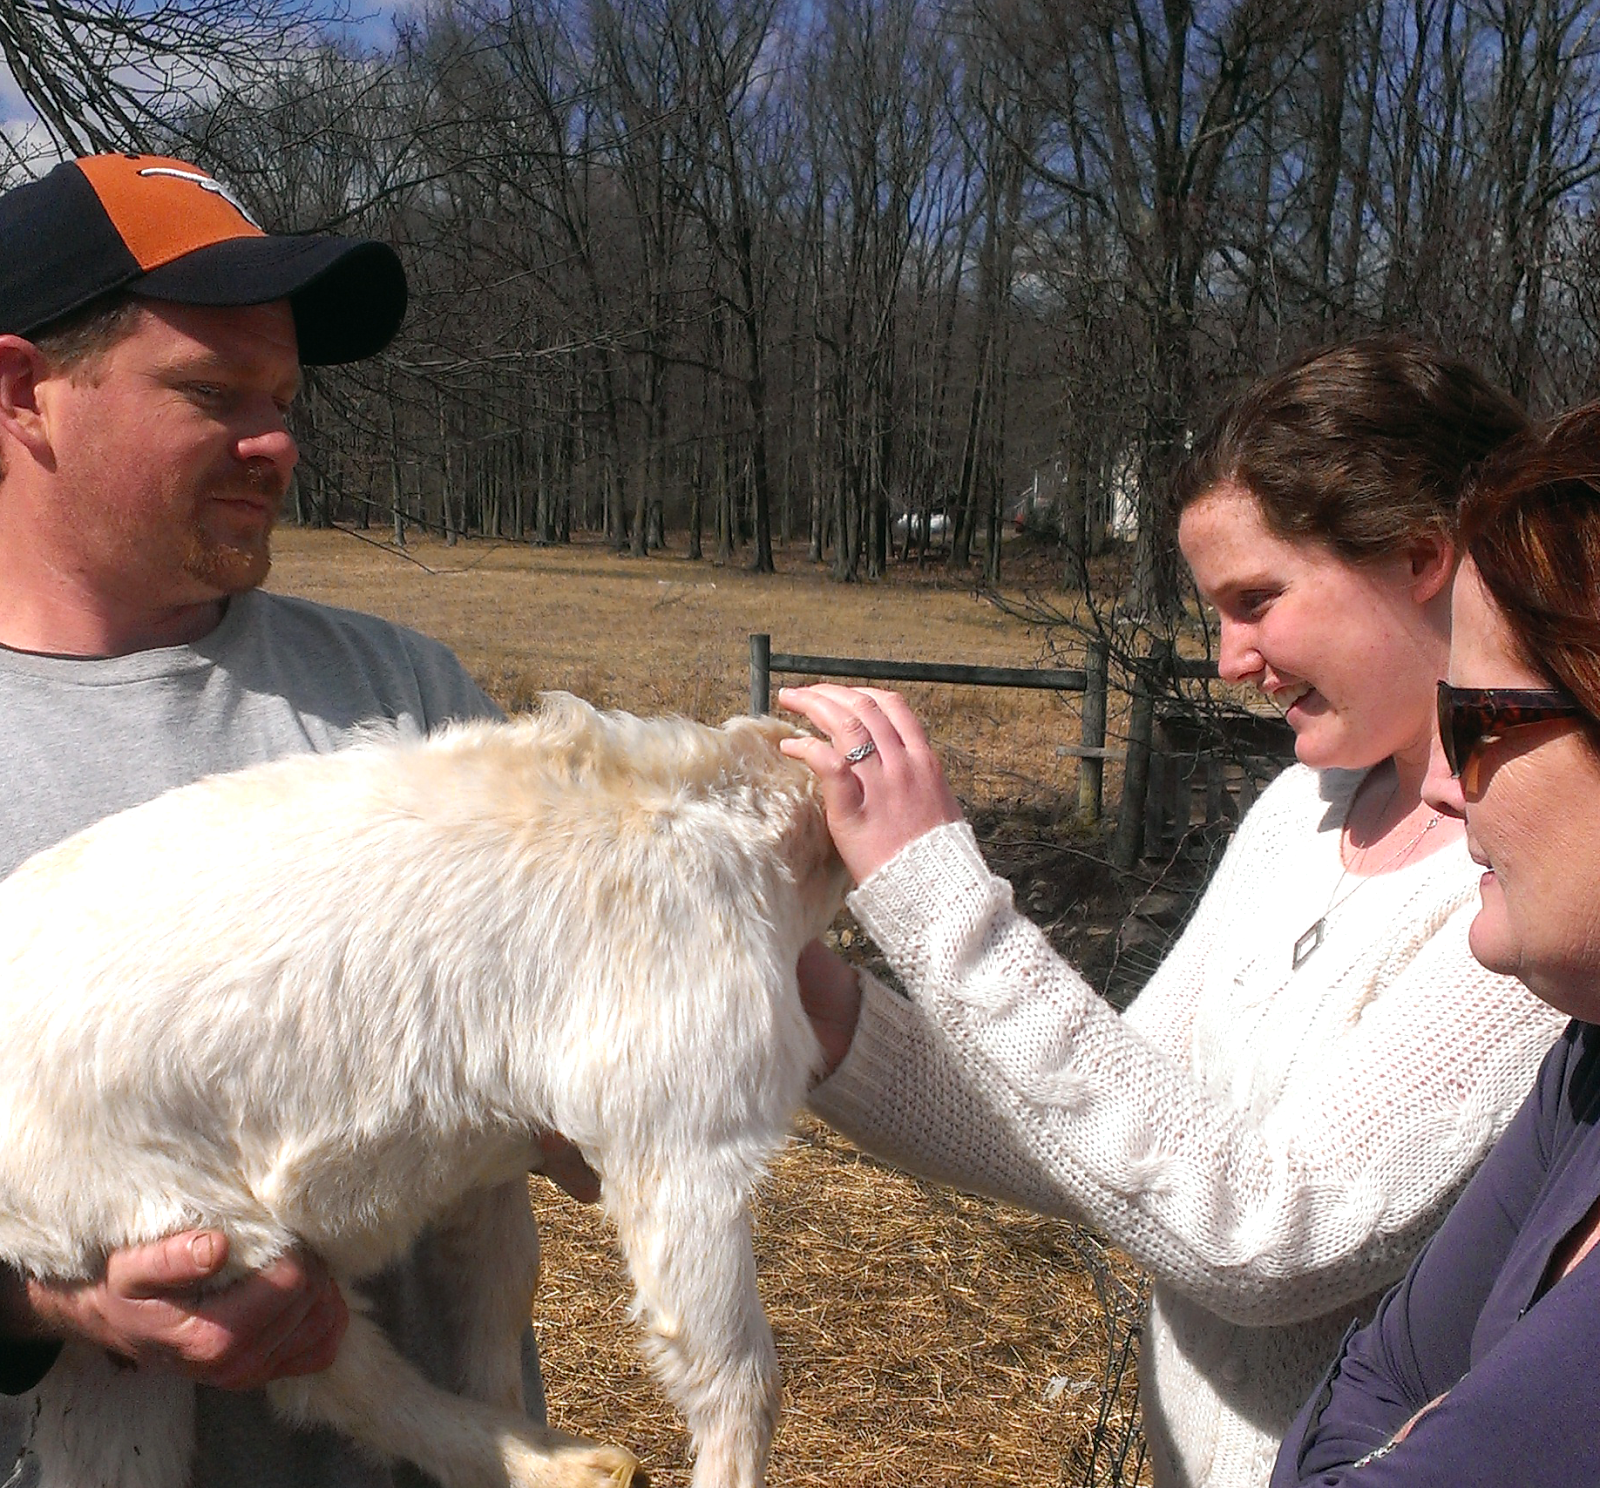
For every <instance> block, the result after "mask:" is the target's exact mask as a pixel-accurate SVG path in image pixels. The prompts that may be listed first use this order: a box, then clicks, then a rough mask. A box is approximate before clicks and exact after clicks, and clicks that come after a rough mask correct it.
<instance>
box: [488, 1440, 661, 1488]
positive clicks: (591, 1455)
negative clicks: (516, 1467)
mask: <svg viewBox="0 0 1600 1488" xmlns="http://www.w3.org/2000/svg"><path fill="white" fill-rule="evenodd" d="M552 1434H553V1435H554V1434H556V1433H552ZM511 1482H512V1483H513V1484H516V1483H520V1482H521V1479H519V1478H517V1477H515V1476H512V1477H511ZM529 1482H530V1484H535V1483H536V1484H538V1485H540V1488H546V1485H548V1488H649V1484H650V1479H649V1477H648V1476H647V1475H646V1474H645V1471H644V1469H643V1468H642V1467H640V1466H639V1459H638V1458H637V1457H635V1456H634V1455H633V1453H632V1452H629V1451H627V1450H626V1449H624V1448H622V1447H609V1446H601V1445H599V1444H597V1443H594V1442H580V1441H576V1440H575V1439H574V1438H572V1437H567V1438H566V1439H565V1441H564V1442H563V1443H562V1444H561V1445H560V1446H559V1447H557V1448H556V1449H555V1451H553V1452H551V1453H550V1454H549V1455H547V1456H543V1458H542V1462H541V1464H540V1465H539V1467H538V1468H537V1469H536V1470H535V1472H534V1473H533V1475H532V1476H531V1477H530V1478H529Z"/></svg>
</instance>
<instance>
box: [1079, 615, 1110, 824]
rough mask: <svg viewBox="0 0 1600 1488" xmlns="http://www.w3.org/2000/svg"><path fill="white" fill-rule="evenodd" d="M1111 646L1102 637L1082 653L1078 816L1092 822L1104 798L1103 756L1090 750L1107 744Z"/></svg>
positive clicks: (1097, 817)
mask: <svg viewBox="0 0 1600 1488" xmlns="http://www.w3.org/2000/svg"><path fill="white" fill-rule="evenodd" d="M1109 652H1110V648H1109V647H1108V645H1107V644H1106V642H1105V641H1104V640H1101V639H1099V638H1096V639H1095V640H1092V641H1090V642H1089V644H1088V647H1087V648H1086V649H1085V651H1084V653H1083V674H1084V686H1083V734H1082V738H1081V739H1080V741H1079V742H1080V743H1081V744H1082V745H1083V749H1084V752H1083V754H1082V755H1081V756H1080V757H1079V759H1078V816H1079V818H1080V819H1081V820H1082V821H1083V822H1085V823H1086V824H1088V825H1090V826H1092V825H1093V824H1094V823H1096V822H1098V821H1099V820H1100V807H1101V804H1102V802H1103V799H1104V791H1105V777H1106V762H1105V756H1104V754H1103V753H1101V754H1091V753H1090V752H1089V751H1090V750H1102V751H1103V750H1104V749H1105V744H1106V671H1107V666H1106V661H1107V657H1108V655H1109Z"/></svg>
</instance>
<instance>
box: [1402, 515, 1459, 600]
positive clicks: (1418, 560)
mask: <svg viewBox="0 0 1600 1488" xmlns="http://www.w3.org/2000/svg"><path fill="white" fill-rule="evenodd" d="M1406 557H1407V559H1408V560H1409V562H1410V564H1411V597H1412V598H1413V599H1414V600H1416V602H1417V603H1418V604H1428V603H1429V602H1430V601H1432V600H1434V599H1437V598H1438V597H1439V595H1441V594H1443V593H1445V592H1446V591H1448V589H1449V588H1450V581H1451V579H1453V578H1454V577H1455V573H1456V545H1455V540H1454V539H1453V538H1452V537H1450V536H1449V535H1448V534H1447V533H1444V532H1428V533H1424V534H1423V535H1422V536H1421V537H1418V538H1416V539H1415V540H1414V541H1413V542H1412V543H1411V545H1410V547H1408V548H1407V549H1406Z"/></svg>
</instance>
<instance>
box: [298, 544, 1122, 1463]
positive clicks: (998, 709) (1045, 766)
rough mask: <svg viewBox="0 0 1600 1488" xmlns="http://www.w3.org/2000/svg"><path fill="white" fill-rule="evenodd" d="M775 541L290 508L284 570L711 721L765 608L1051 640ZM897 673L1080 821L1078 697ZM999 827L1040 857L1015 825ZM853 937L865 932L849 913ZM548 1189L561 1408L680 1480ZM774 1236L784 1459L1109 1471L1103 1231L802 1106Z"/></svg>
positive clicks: (466, 657) (352, 600)
mask: <svg viewBox="0 0 1600 1488" xmlns="http://www.w3.org/2000/svg"><path fill="white" fill-rule="evenodd" d="M779 564H780V570H781V571H780V573H779V574H778V575H777V576H775V577H766V578H756V577H754V576H752V575H750V574H748V573H746V572H744V571H743V570H741V569H733V568H722V569H718V568H714V567H712V566H711V565H709V564H705V563H697V564H691V563H688V562H686V561H681V560H676V559H672V558H669V557H662V556H659V555H658V556H654V557H652V558H650V559H649V560H645V561H639V560H630V559H626V558H621V557H618V556H616V555H614V554H612V553H611V552H610V551H609V550H607V549H604V548H599V547H592V546H587V547H575V548H571V549H543V550H540V549H530V548H526V547H512V546H511V545H489V544H482V543H475V544H470V545H468V544H463V545H461V546H458V547H455V548H448V547H446V546H444V545H443V544H442V543H423V544H418V545H416V546H413V547H412V548H410V549H409V550H408V553H407V554H406V555H404V556H402V555H399V554H396V553H395V552H394V551H393V550H391V549H388V548H386V547H384V546H381V545H377V544H374V543H369V542H367V541H364V540H362V539H360V538H358V537H356V536H354V535H352V534H347V533H340V532H331V533H326V532H300V531H294V530H289V531H285V532H283V533H282V534H280V536H279V538H278V540H277V562H276V564H275V567H274V570H273V576H272V579H271V580H270V582H269V587H271V588H275V589H279V590H281V591H283V592H286V593H293V594H300V595H304V596H306V597H309V598H313V599H318V600H323V601H326V602H329V603H333V604H342V605H347V606H350V607H353V608H357V609H363V610H368V611H371V612H373V613H375V614H380V615H384V616H387V617H388V618H390V619H393V620H396V621H399V622H401V623H402V624H406V625H410V626H413V627H414V628H416V629H418V630H421V631H423V632H425V633H427V634H429V635H433V636H436V637H438V638H439V639H441V640H443V641H445V642H447V643H448V644H449V645H451V646H452V647H453V648H454V649H455V650H456V652H457V653H458V654H459V655H460V656H461V658H462V659H463V661H464V662H465V663H466V665H467V666H468V668H469V669H470V670H471V671H472V673H473V674H474V675H475V676H476V677H477V678H478V679H479V680H480V682H482V684H483V685H484V686H485V687H486V688H487V689H488V690H489V691H490V692H491V693H492V694H493V695H494V696H495V697H496V698H497V699H498V700H499V701H500V702H501V703H502V704H504V705H505V706H507V707H508V708H513V709H514V708H517V707H524V706H527V705H528V704H530V703H531V701H532V700H533V699H534V697H535V696H536V694H537V693H538V692H540V691H542V690H545V689H549V688H565V689H568V690H571V691H573V692H576V693H579V694H581V695H582V696H584V697H587V698H589V699H591V700H592V701H594V702H597V703H601V704H604V705H609V706H617V707H625V708H629V709H632V710H634V711H641V712H658V711H676V712H684V713H688V714H691V715H693V716H696V717H699V718H703V719H707V720H711V721H720V720H721V719H722V718H724V717H726V716H728V715H729V714H731V713H735V712H740V711H743V709H744V708H745V707H746V705H747V696H748V647H747V641H746V636H747V634H748V633H749V632H751V631H766V632H768V633H770V634H771V635H772V637H773V645H774V647H775V648H776V649H779V650H788V651H803V652H823V653H830V654H842V655H871V656H879V657H892V658H898V659H923V660H940V661H967V662H988V663H995V664H1003V665H1028V664H1032V663H1034V662H1036V661H1038V660H1040V658H1041V656H1042V655H1043V643H1042V641H1041V639H1040V638H1039V637H1036V636H1032V635H1030V634H1029V633H1028V632H1027V631H1026V630H1025V629H1024V628H1023V627H1022V626H1021V625H1019V624H1018V623H1017V622H1016V621H1015V620H1012V619H1009V618H1007V617H1005V616H1003V615H1001V614H1000V613H999V612H998V611H996V610H995V609H993V608H992V607H990V606H989V605H987V604H985V603H984V602H982V601H981V600H979V599H977V598H975V597H974V596H972V595H971V594H970V593H969V592H968V590H967V589H966V587H965V586H963V585H960V584H957V583H954V582H952V581H950V580H949V579H947V578H943V577H942V576H939V575H935V574H933V573H925V574H922V575H915V576H912V577H910V578H908V579H907V580H905V581H901V582H896V583H895V584H892V585H873V586H868V585H836V584H831V583H829V582H827V581H826V580H825V579H823V578H822V577H821V576H820V575H818V574H817V573H815V572H814V571H812V570H811V568H810V567H809V565H807V564H806V563H805V562H804V559H803V554H793V555H780V558H779ZM774 680H775V685H776V681H777V679H774ZM906 692H907V695H908V696H910V697H912V699H913V701H914V703H915V705H916V706H917V708H918V711H919V712H920V713H921V714H922V716H923V717H924V719H925V720H926V722H927V724H928V727H929V731H930V733H931V735H932V736H933V738H934V740H935V742H936V744H937V745H938V747H939V748H940V751H941V753H942V755H943V757H944V759H945V761H946V764H947V768H948V769H949V772H950V775H951V779H952V782H953V784H954V785H955V787H956V790H957V792H958V793H959V794H960V795H961V796H962V798H963V800H964V801H966V802H967V803H968V805H969V807H971V808H972V809H974V810H975V811H976V812H977V813H978V815H979V817H980V819H981V820H983V821H999V820H1002V819H1004V820H1006V821H1009V822H1012V823H1015V822H1016V821H1018V820H1022V821H1025V822H1030V823H1035V824H1037V823H1040V822H1043V823H1045V824H1047V825H1049V826H1051V828H1052V830H1051V832H1050V833H1049V835H1050V836H1051V838H1052V839H1054V838H1055V837H1057V836H1058V835H1061V833H1063V832H1066V833H1067V835H1069V836H1070V832H1067V827H1068V818H1067V815H1066V811H1065V807H1066V804H1067V803H1070V802H1071V801H1072V800H1074V799H1075V790H1076V784H1075V781H1076V773H1075V764H1074V762H1073V761H1072V760H1071V759H1070V758H1062V757H1059V756H1058V755H1057V754H1056V745H1057V744H1059V743H1062V742H1067V741H1071V740H1075V739H1076V738H1077V736H1078V719H1077V715H1076V710H1075V707H1074V706H1073V705H1072V703H1071V702H1070V700H1069V701H1068V702H1063V701H1061V700H1058V699H1056V698H1055V697H1053V696H1052V695H1050V694H1046V693H1028V692H1016V691H1009V690H1008V691H998V690H989V689H957V688H907V689H906ZM1022 835H1023V836H1026V832H1024V833H1023V834H1022ZM1039 835H1041V836H1044V835H1045V834H1044V833H1040V834H1039ZM991 846H992V847H994V848H995V849H997V850H1000V849H1007V850H1009V852H1010V854H1011V856H1012V857H1013V858H1015V857H1016V856H1017V854H1019V853H1021V854H1022V858H1023V859H1025V860H1026V861H1029V862H1034V861H1037V855H1035V857H1034V858H1028V855H1027V853H1028V848H1029V844H1028V843H1027V842H1025V841H1019V840H1018V833H1017V832H1016V830H1015V829H1014V828H1013V829H1012V830H1011V831H1010V832H1009V834H1008V835H1007V839H1006V841H1004V842H1001V841H998V840H996V841H994V842H992V843H991ZM1035 846H1037V847H1038V849H1039V851H1040V852H1042V851H1044V848H1045V846H1046V844H1044V843H1040V844H1036V845H1035ZM1066 850H1067V851H1069V852H1070V851H1071V848H1070V845H1069V847H1068V848H1067V849H1066ZM1078 856H1079V857H1082V855H1081V854H1080V855H1078ZM1082 861H1083V862H1085V863H1088V862H1089V860H1088V859H1087V858H1082ZM1062 876H1064V875H1059V874H1058V875H1056V877H1062ZM1068 887H1070V886H1067V885H1064V886H1062V889H1061V892H1062V893H1066V892H1067V889H1068ZM1029 894H1030V895H1031V898H1032V900H1033V902H1032V903H1031V904H1030V907H1031V908H1033V909H1034V910H1035V912H1036V913H1038V912H1039V911H1040V910H1041V909H1047V910H1048V911H1049V914H1047V915H1046V916H1045V917H1046V918H1047V919H1049V918H1059V917H1063V916H1067V915H1069V914H1070V907H1069V906H1064V905H1063V904H1062V903H1061V902H1060V901H1051V902H1050V903H1048V904H1047V903H1046V902H1045V901H1046V899H1047V898H1048V897H1049V896H1048V895H1045V894H1044V890H1043V889H1042V888H1040V889H1037V890H1033V891H1029ZM1041 896H1043V897H1041ZM1025 897H1029V895H1025ZM840 937H841V940H842V941H843V943H844V944H845V945H846V947H847V948H848V949H851V950H853V951H854V952H856V953H858V954H859V953H865V951H866V948H865V947H863V946H861V945H860V944H859V938H858V937H857V936H856V935H855V934H854V932H853V931H852V930H851V929H850V928H849V927H848V926H842V927H841V930H840ZM1058 938H1060V939H1063V940H1064V941H1068V942H1070V940H1071V935H1070V933H1068V932H1067V930H1066V929H1064V930H1063V934H1062V935H1061V936H1060V937H1058ZM533 1194H534V1202H535V1207H536V1209H537V1210H538V1212H539V1214H540V1218H541V1228H542V1230H543V1234H544V1244H545V1269H544V1281H543V1284H542V1288H541V1292H540V1295H539V1297H538V1299H537V1301H536V1303H535V1311H534V1318H535V1323H536V1325H537V1327H538V1329H539V1335H540V1340H541V1346H542V1348H543V1351H544V1359H545V1374H546V1383H547V1388H548V1391H549V1395H550V1414H551V1420H552V1421H553V1422H554V1423H555V1424H557V1425H559V1426H562V1427H564V1428H566V1429H568V1430H574V1431H579V1432H582V1433H585V1434H588V1435H592V1436H597V1437H602V1438H605V1439H609V1440H617V1441H621V1442H623V1443H625V1444H626V1445H628V1446H629V1447H631V1448H632V1449H633V1450H634V1451H635V1452H636V1453H637V1454H638V1455H639V1456H640V1457H641V1458H642V1459H643V1461H644V1463H645V1465H646V1467H647V1468H648V1470H649V1471H650V1473H651V1477H652V1481H653V1483H654V1484H656V1485H657V1488H680V1485H683V1484H686V1483H687V1481H688V1467H687V1450H686V1449H687V1438H686V1436H685V1433H684V1432H683V1430H682V1427H681V1423H680V1422H679V1419H678V1417H677V1416H676V1414H675V1412H673V1411H672V1409H671V1408H670V1407H669V1406H668V1405H667V1404H666V1402H665V1401H664V1399H663V1398H662V1397H661V1396H660V1395H659V1393H658V1392H657V1391H656V1390H655V1388H654V1386H653V1385H652V1383H651V1382H650V1381H649V1379H648V1378H646V1376H645V1375H644V1372H643V1370H642V1368H641V1367H640V1365H639V1363H638V1362H637V1356H636V1354H635V1351H634V1348H633V1340H632V1336H631V1330H630V1327H629V1324H628V1321H627V1318H626V1306H627V1287H626V1283H625V1279H624V1276H623V1273H622V1270H621V1267H620V1264H619V1262H618V1260H617V1258H616V1253H615V1249H614V1246H613V1244H612V1242H611V1240H610V1238H609V1236H608V1235H607V1233H606V1226H605V1223H604V1221H603V1220H602V1219H601V1218H600V1217H599V1216H598V1214H597V1213H596V1212H595V1211H594V1210H592V1209H587V1208H585V1207H583V1206H581V1205H578V1204H576V1203H574V1202H572V1201H571V1200H569V1199H567V1198H566V1197H565V1195H563V1194H561V1193H559V1192H558V1191H556V1190H555V1189H554V1188H552V1187H551V1186H550V1185H549V1184H548V1183H545V1182H544V1181H543V1180H535V1182H534V1186H533ZM757 1247H758V1255H759V1264H760V1271H761V1284H762V1292H763V1296H764V1297H765V1299H766V1302H767V1309H768V1314H769V1316H770V1318H771V1320H772V1324H773V1331H774V1333H775V1334H776V1336H777V1340H778V1351H779V1358H780V1363H781V1365H782V1368H783V1371H784V1382H785V1399H784V1410H785V1413H784V1417H783V1421H782V1424H781V1425H780V1428H779V1434H778V1439H777V1443H776V1446H775V1448H774V1455H773V1462H772V1470H771V1474H770V1479H771V1481H772V1483H773V1484H774V1485H794V1488H822V1485H824V1484H826V1485H832V1488H853V1485H857V1484H859V1485H863V1488H865V1485H868V1484H872V1485H899V1484H906V1485H910V1484H917V1485H928V1484H945V1483H950V1484H972V1485H986V1484H1016V1483H1028V1484H1032V1485H1053V1484H1054V1485H1062V1488H1067V1485H1076V1484H1087V1483H1091V1482H1092V1483H1095V1484H1112V1483H1114V1482H1117V1481H1119V1477H1118V1470H1117V1467H1116V1462H1115V1454H1116V1452H1117V1451H1118V1450H1119V1444H1123V1443H1125V1442H1126V1441H1127V1439H1128V1436H1129V1433H1130V1430H1131V1427H1132V1422H1133V1393H1132V1371H1131V1368H1126V1367H1124V1368H1123V1369H1122V1372H1121V1373H1120V1387H1119V1388H1117V1389H1115V1390H1113V1391H1111V1392H1110V1393H1107V1392H1106V1391H1105V1390H1104V1389H1103V1385H1104V1383H1105V1378H1106V1374H1107V1372H1108V1370H1109V1371H1111V1372H1112V1373H1117V1371H1118V1366H1119V1361H1121V1358H1122V1356H1121V1354H1120V1352H1119V1350H1120V1347H1121V1344H1122V1341H1123V1332H1122V1329H1123V1328H1124V1327H1125V1325H1126V1323H1127V1321H1128V1320H1129V1319H1130V1318H1131V1317H1133V1316H1135V1315H1136V1312H1137V1303H1136V1300H1135V1297H1134V1290H1133V1289H1134V1288H1136V1287H1137V1284H1138V1277H1137V1276H1136V1275H1135V1274H1134V1272H1133V1271H1132V1269H1131V1268H1130V1267H1128V1266H1127V1265H1126V1263H1125V1262H1122V1261H1120V1260H1119V1258H1117V1257H1115V1256H1114V1255H1110V1254H1108V1253H1107V1252H1106V1251H1104V1250H1103V1248H1102V1247H1101V1246H1100V1245H1099V1244H1098V1242H1097V1241H1095V1239H1094V1237H1093V1236H1091V1235H1089V1234H1087V1233H1085V1232H1083V1231H1080V1230H1078V1229H1077V1228H1075V1227H1073V1226H1070V1225H1066V1224H1062V1223H1054V1222H1048V1221H1044V1220H1040V1219H1037V1218H1035V1217H1033V1216H1031V1215H1027V1214H1024V1213H1022V1212H1020V1211H1015V1210H1011V1209H1008V1208H1006V1207H1004V1206H1002V1205H998V1204H995V1203H992V1202H989V1201H986V1200H979V1199H975V1198H971V1197H968V1196H965V1195H960V1194H956V1193H952V1192H951V1191H949V1190H947V1189H941V1188H939V1187H938V1186H936V1185H933V1184H928V1183H924V1182H921V1181H920V1180H917V1179H913V1178H909V1177H907V1176H905V1175H903V1174H900V1173H897V1172H895V1171H893V1170H892V1169H889V1168H886V1167H884V1166H882V1165H880V1164H878V1163H876V1162H874V1161H873V1160H871V1159H870V1158H867V1157H865V1156H864V1155H862V1154H861V1153H859V1152H858V1151H856V1150H855V1149H854V1148H853V1147H851V1146H850V1145H849V1144H848V1143H846V1142H845V1141H844V1140H843V1139H842V1138H840V1137H838V1136H837V1135H835V1134H834V1133H833V1132H831V1131H829V1130H828V1129H827V1128H825V1127H823V1126H821V1125H820V1124H819V1123H816V1122H814V1121H811V1120H809V1119H805V1120H803V1121H802V1124H801V1127H800V1129H799V1131H798V1132H797V1135H796V1138H795V1140H794V1142H793V1143H792V1144H791V1146H790V1148H789V1149H788V1151H787V1152H786V1153H784V1154H783V1156H782V1157H781V1158H780V1160H779V1162H778V1164H777V1167H776V1170H775V1171H774V1173H773V1175H772V1178H771V1180H770V1182H769V1183H768V1185H767V1186H766V1188H765V1189H764V1191H763V1194H762V1196H761V1199H760V1202H759V1205H758V1212H757ZM1108 1316H1109V1317H1110V1318H1111V1319H1113V1323H1114V1326H1113V1327H1112V1328H1111V1329H1110V1330H1109V1331H1108V1322H1107V1319H1108ZM1129 1467H1130V1468H1131V1463H1130V1464H1129ZM1122 1481H1129V1482H1131V1481H1133V1478H1132V1476H1131V1473H1130V1475H1129V1476H1128V1477H1126V1478H1125V1479H1122Z"/></svg>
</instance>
